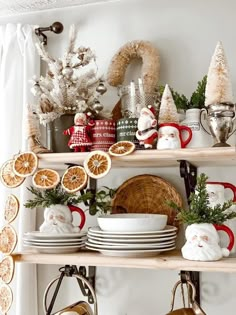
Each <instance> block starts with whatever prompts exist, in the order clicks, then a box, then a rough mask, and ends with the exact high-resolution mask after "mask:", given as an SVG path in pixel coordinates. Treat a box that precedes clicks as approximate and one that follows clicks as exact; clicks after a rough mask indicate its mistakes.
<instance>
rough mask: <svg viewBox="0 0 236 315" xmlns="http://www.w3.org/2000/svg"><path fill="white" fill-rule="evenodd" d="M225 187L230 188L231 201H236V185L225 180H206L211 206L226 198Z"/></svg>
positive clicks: (221, 202) (222, 201)
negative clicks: (231, 193)
mask: <svg viewBox="0 0 236 315" xmlns="http://www.w3.org/2000/svg"><path fill="white" fill-rule="evenodd" d="M225 189H230V190H232V192H233V198H231V199H232V200H233V202H236V186H234V185H233V184H230V183H226V182H207V183H206V190H207V193H208V196H209V203H210V205H211V206H212V207H214V206H216V205H217V204H220V205H222V204H223V203H224V202H225V201H227V200H226V198H225Z"/></svg>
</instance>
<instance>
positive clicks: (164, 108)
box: [158, 84, 179, 124]
mask: <svg viewBox="0 0 236 315" xmlns="http://www.w3.org/2000/svg"><path fill="white" fill-rule="evenodd" d="M158 122H159V124H164V123H177V124H178V123H179V116H178V113H177V108H176V105H175V102H174V99H173V96H172V93H171V91H170V88H169V86H168V84H166V86H165V89H164V92H163V95H162V98H161V105H160V111H159V119H158Z"/></svg>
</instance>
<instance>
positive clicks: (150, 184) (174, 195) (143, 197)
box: [112, 175, 183, 226]
mask: <svg viewBox="0 0 236 315" xmlns="http://www.w3.org/2000/svg"><path fill="white" fill-rule="evenodd" d="M170 200H172V201H174V202H175V203H176V204H177V205H179V206H182V203H183V201H182V198H181V196H180V194H179V193H178V192H177V191H176V189H175V188H174V187H173V186H172V185H171V184H170V183H169V182H168V181H166V180H165V179H163V178H161V177H159V176H155V175H138V176H135V177H132V178H130V179H128V180H127V181H125V182H124V183H123V184H122V185H121V186H120V187H119V188H118V190H117V192H116V194H115V197H114V199H113V201H112V213H159V214H166V215H167V216H168V221H167V224H169V225H175V226H178V221H176V210H174V209H173V208H171V207H170V206H169V205H168V204H167V201H170Z"/></svg>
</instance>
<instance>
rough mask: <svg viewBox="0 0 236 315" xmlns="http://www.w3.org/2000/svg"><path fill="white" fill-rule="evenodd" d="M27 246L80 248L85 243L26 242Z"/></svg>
mask: <svg viewBox="0 0 236 315" xmlns="http://www.w3.org/2000/svg"><path fill="white" fill-rule="evenodd" d="M24 244H25V245H32V246H45V247H46V246H47V247H48V246H50V247H58V246H73V245H74V246H80V245H84V244H85V242H77V243H70V242H68V243H59V242H58V243H40V242H37V243H35V242H30V241H24Z"/></svg>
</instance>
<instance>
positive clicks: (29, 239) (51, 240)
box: [23, 237, 87, 244]
mask: <svg viewBox="0 0 236 315" xmlns="http://www.w3.org/2000/svg"><path fill="white" fill-rule="evenodd" d="M23 240H24V241H27V242H34V243H54V244H57V243H58V242H60V243H68V242H71V243H78V242H85V241H86V240H87V237H83V238H69V239H68V238H66V239H40V238H32V237H24V238H23Z"/></svg>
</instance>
